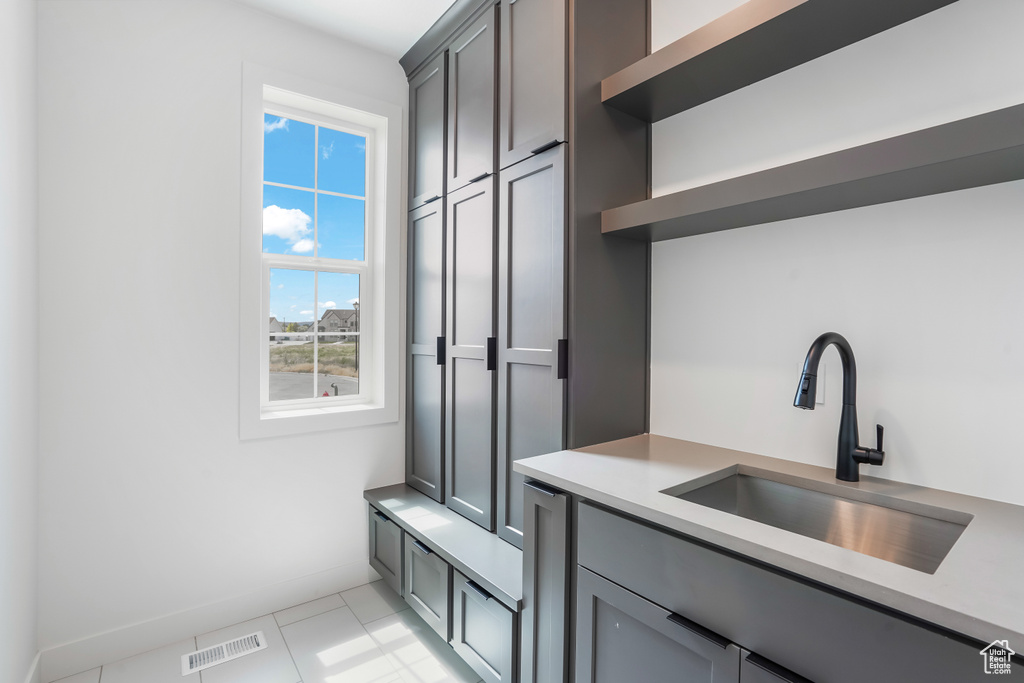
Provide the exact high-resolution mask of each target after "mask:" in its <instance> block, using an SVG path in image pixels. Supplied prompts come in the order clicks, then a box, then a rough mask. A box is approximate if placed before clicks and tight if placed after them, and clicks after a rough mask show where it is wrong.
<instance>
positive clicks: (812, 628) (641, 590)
mask: <svg viewBox="0 0 1024 683" xmlns="http://www.w3.org/2000/svg"><path fill="white" fill-rule="evenodd" d="M577 561H578V562H579V564H580V565H581V566H583V567H587V568H588V569H590V570H592V571H594V572H595V573H598V574H600V575H601V576H604V577H607V578H608V579H610V580H612V581H614V582H615V583H617V584H620V585H622V586H624V587H625V588H627V589H628V590H630V591H633V592H635V593H638V594H640V595H644V596H646V597H648V598H649V599H651V600H653V601H655V602H657V603H658V604H659V605H663V606H664V607H665V608H666V609H669V610H671V611H673V612H675V613H677V614H681V615H684V616H685V617H686V618H688V619H692V620H694V621H696V622H698V623H700V624H701V625H702V626H704V627H706V628H709V629H711V630H713V631H714V632H716V633H719V634H721V635H722V636H723V637H724V638H728V639H729V640H731V641H732V642H734V643H738V644H739V645H740V646H742V647H745V648H749V649H750V650H752V651H755V652H756V653H757V654H758V655H759V656H760V657H764V658H767V659H770V660H771V661H772V662H774V663H775V664H777V665H778V666H779V667H785V668H786V669H788V670H790V671H793V672H797V673H799V674H800V675H801V676H805V677H807V678H810V679H811V680H815V681H822V682H824V681H828V682H829V683H863V682H864V681H970V680H975V679H976V678H979V676H978V674H979V672H980V666H979V662H978V660H979V659H980V657H979V656H978V650H979V649H980V648H981V647H983V644H981V645H979V644H975V643H970V642H966V641H965V640H964V639H961V638H958V637H956V636H955V635H954V634H951V633H948V632H943V631H940V630H938V629H935V628H933V627H928V626H927V625H923V624H920V623H916V622H913V621H910V620H909V619H904V618H901V617H898V616H896V615H895V614H893V613H891V612H886V611H881V610H879V609H877V608H876V607H875V606H873V605H870V604H868V603H865V602H863V601H861V600H859V599H856V598H854V597H852V596H849V595H847V594H845V593H840V592H838V591H835V590H832V589H828V588H825V587H823V586H821V585H818V584H812V583H808V582H805V581H802V580H800V579H798V578H796V577H793V576H790V575H787V574H784V573H782V572H779V571H778V570H775V569H772V568H770V567H766V566H764V565H761V564H759V563H757V562H754V561H749V560H745V559H742V558H740V557H737V556H735V555H731V554H726V553H724V552H719V551H718V550H716V549H714V548H712V547H710V546H707V545H704V544H702V543H700V542H695V541H693V540H690V539H687V538H685V537H681V536H678V535H675V534H672V533H667V532H665V531H664V530H661V529H658V528H655V527H652V526H650V525H648V524H646V523H640V522H637V521H634V520H632V519H629V518H627V517H624V516H622V515H618V514H613V513H610V512H608V511H606V510H602V509H600V508H597V507H593V506H591V505H588V504H585V503H581V504H580V505H579V515H578V525H577ZM909 571H912V570H909ZM577 661H579V655H578V654H577ZM773 683H774V682H773Z"/></svg>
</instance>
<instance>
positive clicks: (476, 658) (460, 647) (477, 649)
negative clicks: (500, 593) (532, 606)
mask: <svg viewBox="0 0 1024 683" xmlns="http://www.w3.org/2000/svg"><path fill="white" fill-rule="evenodd" d="M452 583H453V585H452V639H451V645H452V648H454V649H455V652H457V653H458V654H459V656H460V657H462V658H463V659H464V660H465V661H466V663H467V664H469V665H470V666H471V667H473V670H474V671H476V672H477V674H479V675H480V677H481V678H482V679H483V680H484V681H485V682H486V683H512V682H513V681H515V680H516V670H515V663H516V659H515V645H516V638H515V634H516V618H515V614H514V613H513V612H511V611H509V610H508V609H507V608H506V607H505V606H504V605H502V604H501V603H500V602H498V601H497V600H496V599H495V598H493V597H491V595H490V594H489V593H487V591H485V590H484V589H483V588H481V587H480V586H478V585H477V584H476V583H475V582H473V581H470V580H469V579H467V578H466V577H465V576H463V575H462V574H461V573H459V572H454V580H453V582H452Z"/></svg>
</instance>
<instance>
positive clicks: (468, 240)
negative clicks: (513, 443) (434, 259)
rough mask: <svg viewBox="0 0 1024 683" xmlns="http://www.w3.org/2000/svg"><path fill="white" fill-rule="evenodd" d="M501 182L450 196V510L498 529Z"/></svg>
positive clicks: (447, 497) (447, 493)
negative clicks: (497, 222)
mask: <svg viewBox="0 0 1024 683" xmlns="http://www.w3.org/2000/svg"><path fill="white" fill-rule="evenodd" d="M493 188H494V182H493V178H487V179H485V180H481V181H480V182H476V183H473V184H471V185H468V186H466V187H464V188H462V189H461V190H457V191H455V192H453V193H451V194H449V195H448V224H447V230H448V256H447V259H448V260H447V323H448V324H447V327H448V333H447V344H448V360H447V376H446V382H445V408H446V411H445V412H446V419H445V422H446V428H445V467H446V470H447V472H446V475H447V476H446V491H445V504H446V505H447V506H448V507H450V508H451V509H452V510H455V511H456V512H458V513H459V514H461V515H463V516H464V517H466V518H468V519H470V520H472V521H474V522H476V523H477V524H479V525H480V526H482V527H484V528H485V529H489V530H492V531H493V530H494V392H495V382H494V374H495V373H494V362H495V361H494V353H493V351H494V341H493V337H494V285H495V276H494V189H493Z"/></svg>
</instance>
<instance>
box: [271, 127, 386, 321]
mask: <svg viewBox="0 0 1024 683" xmlns="http://www.w3.org/2000/svg"><path fill="white" fill-rule="evenodd" d="M317 128H318V127H317V126H314V125H312V124H309V123H303V122H301V121H295V120H292V119H288V118H282V117H278V116H274V115H272V114H264V119H263V132H264V134H263V169H264V171H263V179H264V185H263V251H264V252H265V253H273V254H293V255H298V256H318V257H321V258H336V259H349V260H362V259H363V258H364V235H365V222H366V213H365V212H366V208H365V207H366V201H365V199H361V197H364V196H365V194H366V139H365V138H364V137H362V136H359V135H353V134H351V133H343V132H341V131H336V130H332V129H330V128H324V127H322V126H321V127H319V145H317ZM314 181H316V185H315V186H314ZM267 183H282V184H285V185H294V186H297V187H301V188H308V189H293V188H288V187H278V186H276V185H269V184H267ZM314 187H315V188H316V189H318V190H326V191H328V192H337V193H341V194H347V195H353V196H354V197H355V198H353V197H338V196H336V195H331V194H325V193H323V192H316V191H314ZM314 223H315V224H314ZM314 235H315V238H316V239H314ZM314 277H318V279H317V280H316V282H317V287H318V292H319V296H318V297H314ZM358 298H359V276H358V275H352V274H340V273H319V274H318V275H317V276H315V275H314V273H313V272H312V271H302V270H289V269H283V268H274V269H271V275H270V315H271V316H274V317H276V318H277V319H278V320H283V321H287V322H308V321H311V320H313V319H314V317H315V319H317V320H319V319H320V318H321V317H322V316H323V312H324V311H325V310H327V309H331V308H352V304H353V302H355V301H358Z"/></svg>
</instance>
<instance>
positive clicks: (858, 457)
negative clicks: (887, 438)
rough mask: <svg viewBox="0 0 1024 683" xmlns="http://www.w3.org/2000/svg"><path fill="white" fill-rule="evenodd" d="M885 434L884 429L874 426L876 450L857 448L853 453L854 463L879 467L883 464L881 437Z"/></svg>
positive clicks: (883, 452)
mask: <svg viewBox="0 0 1024 683" xmlns="http://www.w3.org/2000/svg"><path fill="white" fill-rule="evenodd" d="M884 434H885V427H883V426H882V425H880V424H876V425H875V438H876V448H864V447H863V446H857V448H855V449H854V451H853V460H854V462H859V463H861V464H863V465H881V464H882V463H883V462H885V451H883V450H882V436H883V435H884Z"/></svg>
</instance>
